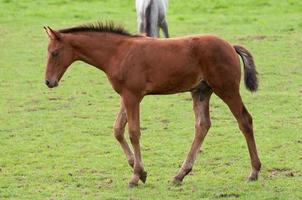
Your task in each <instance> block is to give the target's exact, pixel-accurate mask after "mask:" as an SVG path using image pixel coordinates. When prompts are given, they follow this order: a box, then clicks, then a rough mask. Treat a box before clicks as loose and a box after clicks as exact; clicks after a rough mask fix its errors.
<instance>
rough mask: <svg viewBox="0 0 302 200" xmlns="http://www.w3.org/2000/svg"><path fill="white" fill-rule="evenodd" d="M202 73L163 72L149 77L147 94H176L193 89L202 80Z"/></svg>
mask: <svg viewBox="0 0 302 200" xmlns="http://www.w3.org/2000/svg"><path fill="white" fill-rule="evenodd" d="M202 79H203V77H202V74H201V73H199V72H198V71H197V70H196V71H194V70H193V71H182V72H180V73H177V72H171V73H164V72H161V73H160V74H157V76H153V77H152V78H148V80H147V87H146V88H147V89H146V90H147V94H175V93H180V92H186V91H191V90H193V89H195V88H196V87H198V85H199V83H200V82H201V81H202Z"/></svg>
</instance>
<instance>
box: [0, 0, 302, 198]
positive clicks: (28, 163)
mask: <svg viewBox="0 0 302 200" xmlns="http://www.w3.org/2000/svg"><path fill="white" fill-rule="evenodd" d="M0 8H1V12H0V113H1V114H0V199H53V200H54V199H131V200H135V199H302V190H301V185H302V135H301V130H302V114H301V113H302V106H301V102H302V64H301V55H302V15H301V13H302V2H301V1H299V0H279V1H274V0H268V1H264V0H246V1H240V0H234V1H226V0H219V1H218V0H195V1H183V0H173V1H171V2H170V7H169V12H168V21H169V28H170V32H171V35H172V36H182V35H188V34H198V33H213V34H216V35H219V36H221V37H223V38H225V39H227V40H229V41H231V42H232V43H240V44H242V45H244V46H246V47H247V48H248V49H249V50H250V51H251V52H252V54H253V55H254V57H255V61H256V64H257V69H258V71H259V74H260V90H259V92H257V93H255V94H251V93H249V92H247V91H246V90H245V88H244V86H243V85H242V87H241V88H242V96H243V99H244V102H245V104H246V106H247V108H248V110H249V111H250V113H251V114H252V115H253V118H254V129H255V135H256V140H257V145H258V150H259V154H260V158H261V160H262V163H263V168H262V172H261V174H260V178H259V181H258V182H255V183H249V184H247V183H245V178H246V177H247V175H248V173H249V170H250V161H249V158H248V152H247V147H246V144H245V140H244V137H243V136H242V134H241V133H240V131H239V130H238V128H237V124H236V122H235V120H234V118H233V116H232V115H231V113H230V112H229V110H228V108H227V107H226V105H225V104H224V103H222V101H221V100H220V99H219V98H217V97H216V96H213V98H212V99H211V117H212V127H211V129H210V131H209V134H208V136H207V138H206V140H205V142H204V145H203V147H202V149H203V150H202V152H201V153H200V155H199V156H198V158H197V161H196V163H195V166H194V169H193V172H192V173H191V174H190V175H189V176H187V178H185V180H184V183H183V185H182V186H180V187H173V186H171V185H170V180H171V177H173V175H175V173H176V172H177V170H178V168H179V165H180V164H181V163H182V161H183V159H184V158H185V156H186V153H187V150H188V148H189V146H190V144H191V140H192V138H193V135H194V134H193V132H194V118H193V112H192V108H191V107H192V105H191V102H190V99H189V98H190V95H189V94H187V93H185V94H178V95H171V96H152V97H151V96H150V97H147V98H145V99H144V101H143V103H142V108H141V126H142V127H143V130H142V155H143V161H144V165H145V168H146V170H147V171H148V174H149V176H148V180H147V183H146V184H145V185H143V184H140V185H139V187H138V188H136V189H128V188H127V182H128V180H129V178H130V176H131V169H130V168H129V167H128V165H127V162H126V159H125V156H124V154H123V152H122V150H121V148H120V147H119V145H118V143H117V142H116V141H115V139H114V137H113V135H112V124H113V122H114V120H115V115H116V112H117V111H118V108H119V97H118V95H116V94H115V93H114V91H113V90H112V88H111V86H110V84H109V82H108V81H107V78H106V76H105V74H103V73H102V72H101V71H98V70H96V69H95V68H93V67H88V65H87V64H84V63H80V62H78V63H75V64H73V66H72V67H71V68H70V69H69V70H68V72H67V73H66V74H65V76H64V78H63V80H62V83H61V84H60V87H58V88H56V89H53V90H50V89H48V88H46V86H45V85H44V80H43V79H44V66H45V62H46V48H47V43H48V39H47V36H46V34H45V33H44V30H43V29H42V27H43V26H44V25H49V26H51V27H53V28H64V27H69V26H73V25H78V24H82V23H85V22H94V21H96V20H114V21H116V22H118V23H120V24H123V25H124V26H125V27H127V29H129V30H130V31H131V32H136V14H135V9H134V2H133V1H132V0H123V1H121V0H103V1H101V0H95V1H92V0H91V1H80V0H73V1H72V0H49V1H29V0H24V1H17V0H0Z"/></svg>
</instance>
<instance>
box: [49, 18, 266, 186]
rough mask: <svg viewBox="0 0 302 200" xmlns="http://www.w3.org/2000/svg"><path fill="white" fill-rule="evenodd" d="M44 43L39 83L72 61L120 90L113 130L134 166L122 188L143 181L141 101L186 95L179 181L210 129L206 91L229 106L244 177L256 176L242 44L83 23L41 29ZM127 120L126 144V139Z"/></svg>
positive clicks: (253, 80)
mask: <svg viewBox="0 0 302 200" xmlns="http://www.w3.org/2000/svg"><path fill="white" fill-rule="evenodd" d="M44 28H45V30H46V32H47V34H48V36H49V38H50V42H49V45H48V61H47V67H46V74H45V83H46V85H47V86H48V87H50V88H52V87H55V86H58V82H59V81H60V79H61V78H62V76H63V74H64V72H65V71H66V69H67V68H68V67H69V66H70V65H71V64H72V63H73V62H74V61H76V60H81V61H84V62H86V63H88V64H90V65H93V66H95V67H97V68H98V69H100V70H102V71H104V72H105V73H106V75H107V77H108V79H109V81H110V83H111V84H112V87H113V89H114V90H115V91H116V92H117V93H118V94H119V95H120V97H121V103H120V111H119V113H118V114H117V119H116V121H115V124H114V135H115V137H116V139H117V140H118V142H119V143H120V145H121V147H122V149H123V151H124V152H125V154H126V157H127V159H128V163H129V165H130V166H131V167H133V169H134V170H133V176H132V178H131V179H130V182H129V186H130V187H133V186H137V184H138V182H139V180H141V181H142V182H145V181H146V178H147V173H146V171H145V170H144V167H143V162H142V156H141V150H140V144H139V139H140V135H141V132H140V117H139V114H140V102H141V101H142V99H143V97H144V96H146V95H151V94H174V93H179V92H191V94H192V99H193V110H194V113H195V137H194V140H193V143H192V146H191V149H190V151H189V153H188V156H187V158H186V160H185V161H184V163H183V165H182V167H181V168H180V170H179V171H178V173H177V174H176V176H175V177H174V178H173V183H181V182H182V180H183V178H184V177H185V176H186V175H187V174H188V173H189V172H190V171H191V170H192V167H193V164H194V161H195V159H196V155H197V152H198V151H199V149H200V147H201V144H202V142H203V140H204V138H205V136H206V134H207V132H208V130H209V128H210V126H211V121H210V116H209V101H210V97H211V95H212V93H215V94H216V95H217V96H219V97H220V98H221V99H222V100H223V101H224V102H225V103H226V104H227V105H228V106H229V108H230V110H231V112H232V113H233V115H234V117H235V118H236V120H237V122H238V125H239V128H240V130H241V131H242V133H243V134H244V136H245V139H246V142H247V146H248V150H249V154H250V159H251V165H252V171H251V174H250V176H249V178H248V180H249V181H253V180H257V178H258V173H259V171H260V167H261V163H260V160H259V157H258V154H257V149H256V144H255V139H254V133H253V124H252V117H251V115H250V114H249V113H248V111H247V109H246V108H245V106H244V104H243V102H242V99H241V96H240V93H239V85H240V78H241V68H240V59H239V57H238V55H239V56H240V57H241V58H242V60H243V63H244V82H245V85H246V87H247V89H249V90H250V91H256V90H257V87H258V83H257V76H256V75H257V72H256V69H255V65H254V62H253V58H252V55H251V54H250V53H249V52H248V50H247V49H245V48H244V47H242V46H238V45H231V44H230V43H228V42H227V41H225V40H222V39H220V38H218V37H216V36H212V35H195V36H190V37H180V38H173V39H155V38H150V37H144V36H140V35H131V34H129V33H128V32H127V31H125V30H124V29H123V28H121V27H117V26H114V25H113V24H112V23H106V24H102V23H98V24H95V25H93V24H88V25H84V26H79V27H74V28H69V29H63V30H59V31H55V30H52V29H51V28H49V27H44ZM126 123H128V128H129V138H130V141H131V144H132V147H133V152H134V153H132V150H131V149H130V147H129V145H128V143H127V141H126V139H125V137H124V130H125V126H126Z"/></svg>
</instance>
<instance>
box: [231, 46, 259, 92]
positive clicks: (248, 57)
mask: <svg viewBox="0 0 302 200" xmlns="http://www.w3.org/2000/svg"><path fill="white" fill-rule="evenodd" d="M233 47H234V49H235V51H236V52H237V53H238V54H239V56H240V57H241V58H242V61H243V65H244V83H245V86H246V88H247V89H248V90H249V91H251V92H256V91H257V89H258V78H257V74H258V72H257V71H256V66H255V63H254V59H253V56H252V54H251V53H250V52H249V51H248V50H247V49H246V48H244V47H243V46H240V45H234V46H233Z"/></svg>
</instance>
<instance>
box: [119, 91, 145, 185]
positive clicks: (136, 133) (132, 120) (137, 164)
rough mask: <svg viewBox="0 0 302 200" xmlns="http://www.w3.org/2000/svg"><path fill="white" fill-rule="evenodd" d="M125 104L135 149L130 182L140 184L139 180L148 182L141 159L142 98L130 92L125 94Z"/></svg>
mask: <svg viewBox="0 0 302 200" xmlns="http://www.w3.org/2000/svg"><path fill="white" fill-rule="evenodd" d="M123 101H124V105H125V108H126V112H127V119H128V128H129V137H130V141H131V144H132V147H133V151H134V170H133V176H132V178H131V180H130V182H129V187H134V186H137V185H138V181H139V180H141V181H142V182H143V183H145V182H146V178H147V172H145V170H144V167H143V162H142V159H141V150H140V145H139V139H140V135H141V132H140V124H139V104H140V101H141V98H138V97H136V96H134V95H131V94H128V95H124V96H123Z"/></svg>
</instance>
